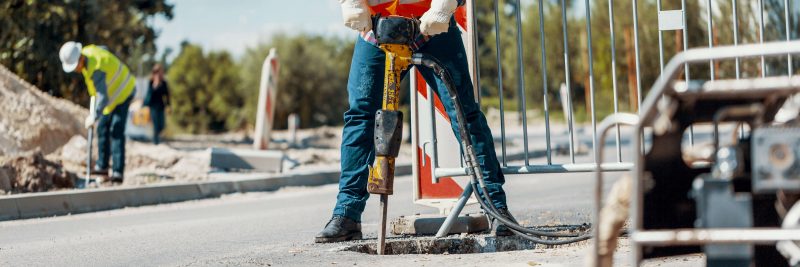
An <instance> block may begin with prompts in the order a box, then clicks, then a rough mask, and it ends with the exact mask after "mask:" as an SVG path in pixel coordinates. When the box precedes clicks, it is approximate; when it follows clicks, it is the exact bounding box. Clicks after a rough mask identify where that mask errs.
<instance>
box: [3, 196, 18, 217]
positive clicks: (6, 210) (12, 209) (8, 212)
mask: <svg viewBox="0 0 800 267" xmlns="http://www.w3.org/2000/svg"><path fill="white" fill-rule="evenodd" d="M16 219H19V208H17V200H16V199H0V221H5V220H16Z"/></svg>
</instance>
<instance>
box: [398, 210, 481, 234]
mask: <svg viewBox="0 0 800 267" xmlns="http://www.w3.org/2000/svg"><path fill="white" fill-rule="evenodd" d="M444 220H445V216H443V215H438V214H423V215H412V216H400V217H398V218H395V219H394V220H392V222H391V226H390V228H391V230H392V233H393V234H395V235H435V234H436V232H437V231H439V227H441V226H442V223H444ZM486 230H489V221H488V220H487V217H486V215H484V214H482V213H480V214H464V215H461V216H459V217H458V219H457V220H456V221H455V222H454V223H453V227H451V228H450V233H449V234H460V233H477V232H483V231H486Z"/></svg>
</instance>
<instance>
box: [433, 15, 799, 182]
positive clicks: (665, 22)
mask: <svg viewBox="0 0 800 267" xmlns="http://www.w3.org/2000/svg"><path fill="white" fill-rule="evenodd" d="M505 2H506V3H508V2H512V3H513V4H515V5H516V6H517V8H515V11H516V13H515V14H514V17H515V19H516V21H515V22H516V23H515V24H514V25H513V26H514V31H515V32H516V42H515V49H516V53H517V55H516V56H517V69H516V70H515V71H516V72H517V75H516V76H517V77H516V78H517V81H516V91H517V92H516V93H517V98H518V102H519V103H518V106H519V116H520V117H521V125H522V152H521V154H522V159H521V160H520V161H522V162H521V164H516V165H515V164H512V163H511V162H510V161H511V160H509V156H508V148H509V141H508V140H509V135H508V130H507V125H506V111H505V106H506V101H505V100H506V99H504V98H505V97H504V95H505V90H506V87H507V86H506V85H505V84H504V80H503V74H504V70H503V64H502V60H503V57H502V51H503V47H502V43H501V42H500V39H501V36H500V33H501V32H503V30H504V29H503V28H502V27H501V23H500V16H501V15H500V12H501V11H500V10H503V9H502V6H501V5H500V1H499V0H494V1H493V9H494V10H493V12H494V25H493V29H492V31H493V34H494V39H495V40H494V45H495V54H496V62H495V63H496V64H497V72H496V73H495V76H496V77H497V81H496V83H497V90H498V92H497V94H498V96H499V109H500V111H499V112H500V134H499V144H500V148H499V150H500V151H499V152H500V153H499V160H500V162H501V165H502V171H503V173H504V174H536V173H569V172H591V171H593V170H594V169H595V168H596V163H597V162H598V159H597V157H596V155H597V153H594V151H593V150H594V149H595V148H596V147H597V143H598V142H600V141H601V140H599V139H598V134H597V110H596V103H595V95H596V92H595V91H596V90H595V88H596V86H597V85H596V84H595V80H596V79H597V77H602V76H610V77H612V79H611V81H612V82H611V87H612V88H611V89H612V93H613V94H614V97H613V103H612V105H613V114H618V113H620V103H619V102H620V101H619V99H620V97H619V92H618V89H619V85H618V80H619V78H618V74H617V71H618V70H619V69H620V68H621V67H620V66H618V64H617V57H618V55H617V47H616V45H615V43H616V41H617V40H616V39H617V36H616V31H615V21H616V20H620V19H629V20H632V24H633V50H634V54H635V56H634V58H635V64H634V66H628V67H633V68H635V71H634V70H627V71H630V72H631V73H635V77H628V79H635V87H636V88H635V94H636V105H635V107H636V110H632V112H634V113H636V112H638V108H639V107H640V106H641V104H642V93H643V92H642V79H643V77H642V69H641V68H642V59H641V58H640V55H641V51H642V50H641V49H642V48H641V47H640V36H639V35H640V34H639V33H640V29H639V26H640V25H639V13H640V12H639V10H638V9H639V7H638V6H639V2H647V3H651V4H652V2H653V1H641V0H631V1H630V3H631V11H632V13H631V14H627V13H626V14H620V13H618V12H615V1H613V0H608V1H607V2H605V1H602V0H584V1H583V8H584V10H582V13H583V14H585V22H586V23H585V26H584V29H585V30H584V32H585V40H586V48H587V51H586V54H587V57H588V62H590V63H591V64H587V66H588V70H587V71H586V73H587V75H586V76H585V77H583V76H582V77H575V76H576V75H575V74H573V73H572V68H571V66H570V65H571V62H572V61H571V59H570V58H571V57H573V56H574V55H570V48H569V47H570V46H571V45H574V44H571V43H570V38H569V37H570V34H571V33H570V32H569V25H568V22H569V21H568V18H569V16H570V14H571V13H575V12H578V13H580V11H578V10H570V9H571V8H572V7H570V5H569V3H566V1H565V0H549V1H548V0H536V1H535V3H536V4H537V5H538V14H536V13H535V12H532V13H533V14H523V13H522V9H523V8H522V2H521V1H520V0H507V1H505ZM655 2H656V3H655V6H656V7H657V8H656V10H652V14H653V15H654V16H657V17H658V25H657V27H658V48H657V49H658V54H659V59H658V60H659V66H660V71H661V72H663V70H664V60H665V58H664V57H665V45H664V35H665V33H667V32H671V31H681V36H682V38H681V39H682V46H683V47H682V49H683V50H686V49H689V48H690V47H689V38H690V36H691V35H690V34H691V33H690V32H689V31H688V30H687V25H688V24H687V16H686V0H681V1H680V3H681V9H678V10H662V8H661V7H662V3H661V0H656V1H655ZM723 2H724V3H726V4H730V6H731V7H732V8H731V14H730V16H731V17H730V19H729V20H730V21H731V23H732V25H731V29H736V30H734V31H733V43H732V45H734V46H738V45H739V44H740V43H741V40H740V36H739V32H740V30H741V29H739V25H740V23H739V20H740V15H739V8H738V7H739V6H740V5H749V6H748V7H749V8H750V9H751V10H752V9H755V10H757V11H753V12H754V13H756V14H758V19H757V22H756V23H757V24H758V29H759V34H758V35H759V36H758V42H759V43H763V42H765V35H764V27H765V22H764V15H765V13H766V12H767V11H766V10H765V8H764V7H765V6H764V4H763V0H758V3H757V7H754V5H755V4H756V3H754V2H753V1H740V0H724V1H723V0H718V1H712V0H706V1H700V2H699V3H698V4H703V5H704V6H705V8H704V9H705V20H706V32H705V35H706V36H705V37H706V38H707V39H708V47H714V46H715V42H714V38H715V30H714V28H713V25H714V18H715V17H714V16H713V15H712V12H715V11H717V10H718V9H719V8H718V6H719V5H720V4H721V3H723ZM555 3H557V4H558V5H559V7H560V11H561V25H560V26H561V29H562V32H561V36H560V39H561V40H559V42H560V43H562V48H563V51H564V53H563V58H562V59H559V60H563V61H564V74H565V75H564V77H548V72H547V71H546V70H547V60H548V58H547V51H546V50H545V49H546V47H547V42H552V39H548V36H546V33H545V22H546V21H545V17H546V16H553V15H555V14H546V13H545V9H544V7H545V6H546V5H551V4H555ZM471 4H472V5H473V6H475V3H474V1H473V2H472V3H471ZM617 4H618V5H619V2H618V1H617ZM595 5H607V9H608V22H609V24H608V25H607V26H605V27H607V28H606V29H608V32H609V35H608V41H609V42H610V44H611V45H610V51H609V52H610V54H611V66H610V68H609V69H608V71H607V72H603V73H600V72H596V71H595V69H594V64H593V62H594V53H595V49H594V46H593V44H594V43H595V42H597V40H594V39H593V36H592V28H593V26H592V19H591V17H592V14H593V12H592V7H594V6H595ZM651 6H652V5H651ZM701 7H702V6H701ZM790 7H791V6H790V4H789V0H784V6H783V12H782V13H783V15H784V17H789V16H791V12H790ZM476 9H477V8H472V9H471V12H472V20H473V21H470V23H471V26H472V27H476V26H478V27H479V25H476V22H475V21H474V20H475V19H476V14H477V13H476V12H477V11H476ZM774 11H775V10H771V12H773V13H774V14H777V13H775V12H774ZM643 12H646V13H648V14H649V12H651V11H648V10H643ZM698 12H700V10H698ZM773 13H770V14H773ZM617 15H618V16H621V17H615V16H617ZM629 15H632V16H630V17H629ZM523 16H538V20H539V29H538V35H539V41H540V44H539V46H540V49H539V50H540V51H524V50H523V29H522V18H523ZM597 27H598V26H597V25H595V26H594V28H597ZM784 28H785V33H784V34H785V36H784V37H785V40H786V41H789V40H791V25H790V20H789V19H785V25H784ZM473 29H474V28H473ZM471 34H472V36H470V39H471V40H472V41H473V42H474V41H476V40H478V39H479V36H478V34H479V31H478V30H473V31H471ZM676 36H677V35H676ZM550 37H553V36H550ZM769 41H776V40H769ZM478 46H480V44H478V45H476V46H474V47H472V51H471V52H472V55H471V56H472V57H474V58H475V60H474V62H475V64H473V66H472V72H473V75H472V79H473V84H476V85H478V86H476V87H475V88H476V98H477V97H479V96H480V95H481V88H482V86H480V85H482V82H483V81H482V80H481V73H480V69H481V68H480V61H479V60H478V58H479V57H478V56H477V55H476V54H477V53H478V51H479V49H478ZM526 52H528V53H530V52H538V53H540V54H541V61H540V62H524V61H523V58H524V57H523V54H524V53H526ZM648 60H650V59H648ZM532 63H535V64H541V69H542V70H545V71H542V72H541V75H542V77H541V78H542V82H543V83H542V85H528V84H526V82H525V68H526V65H527V64H532ZM787 64H788V68H787V69H788V73H789V74H791V73H793V72H794V68H793V58H792V56H791V55H788V56H787ZM740 65H741V60H740V58H738V57H737V58H735V78H736V79H739V78H740V77H741V74H742V70H741V66H740ZM716 67H717V66H716V64H715V61H713V60H710V61H709V69H710V71H709V76H708V77H702V79H708V80H715V79H717V78H718V77H719V76H720V74H719V72H718V71H717V70H716ZM690 74H691V73H690V67H689V66H688V64H685V66H684V73H683V75H684V79H685V80H692V79H693V77H692V76H691V75H690ZM767 74H768V70H767V63H766V62H765V59H764V57H761V63H760V75H761V76H762V77H764V76H767ZM781 74H785V73H773V74H772V75H781ZM556 78H558V79H561V80H562V84H563V86H564V87H565V88H566V90H565V91H566V94H565V97H564V98H566V99H562V105H564V106H565V113H566V114H565V117H566V118H565V122H566V126H567V130H566V131H567V135H568V139H567V142H568V147H567V149H568V152H569V160H568V161H567V162H560V163H556V162H554V160H553V157H554V148H553V138H552V136H553V135H554V132H553V129H552V128H551V120H552V118H551V107H550V106H549V101H548V98H549V96H548V90H547V89H546V88H547V87H548V79H556ZM694 79H695V80H696V79H697V78H694ZM578 80H586V81H588V82H587V84H588V86H587V87H588V88H586V89H587V90H589V99H586V101H588V102H589V103H588V109H589V113H590V120H591V149H592V151H591V152H588V153H587V154H589V153H591V154H590V155H593V157H592V160H591V161H589V162H577V161H576V149H578V147H579V146H578V142H579V140H578V141H576V130H575V128H576V121H575V118H574V113H575V111H574V107H573V106H574V103H573V99H574V97H573V93H574V92H573V91H574V90H573V88H572V85H573V83H572V82H570V81H578ZM487 82H488V81H487ZM538 86H541V87H540V88H537V89H541V91H542V92H543V95H542V98H543V106H542V109H541V111H542V113H543V115H544V128H545V134H544V140H541V142H544V144H545V145H544V147H545V148H544V153H543V155H542V153H533V152H532V151H531V148H530V144H531V143H532V140H530V136H529V125H528V118H527V111H529V109H528V104H527V103H528V100H527V99H526V97H525V96H526V94H525V92H526V91H527V90H529V89H531V88H532V87H538ZM477 101H479V100H477ZM430 114H431V116H433V114H434V111H433V107H431V113H430ZM431 126H432V127H433V128H435V127H436V125H435V124H432V125H431ZM535 127H541V125H535ZM434 131H436V130H435V129H434ZM687 137H688V141H689V143H691V144H694V131H693V129H692V128H690V130H689V135H688V136H687ZM625 138H627V139H628V140H630V136H626V137H625ZM622 139H623V133H622V132H621V131H620V129H619V127H616V131H615V134H614V144H615V150H616V158H617V160H616V161H615V162H609V163H604V166H605V165H607V166H605V167H604V168H603V169H604V170H605V171H626V170H630V168H631V167H632V164H631V163H630V162H623V155H622V144H623V141H622ZM537 141H539V140H537ZM423 142H425V145H426V146H427V145H428V144H436V143H437V140H436V137H435V135H434V137H433V138H432V140H423ZM433 150H434V151H433V153H432V156H431V160H432V163H433V171H432V172H433V175H432V176H433V177H432V178H433V179H434V183H436V182H437V180H438V178H441V177H452V176H464V175H466V174H467V172H466V169H465V168H464V167H463V164H462V166H460V167H457V168H453V167H449V168H447V167H439V164H438V161H439V160H438V153H436V147H435V145H434V146H433ZM535 156H543V157H545V158H546V163H544V164H532V163H531V159H532V158H534V157H535Z"/></svg>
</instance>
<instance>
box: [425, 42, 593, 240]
mask: <svg viewBox="0 0 800 267" xmlns="http://www.w3.org/2000/svg"><path fill="white" fill-rule="evenodd" d="M411 63H412V64H414V65H417V66H422V67H427V68H430V69H431V70H433V72H434V74H436V76H438V77H439V78H440V79H441V80H442V83H444V85H445V87H446V89H447V92H448V93H449V94H450V99H451V100H452V101H453V103H454V106H455V111H456V121H457V123H458V128H459V136H460V137H461V146H462V149H463V150H464V153H465V155H464V157H465V159H464V160H465V161H466V163H467V166H468V167H469V169H468V172H469V174H470V176H471V178H472V182H471V183H470V184H471V186H472V187H473V191H474V194H475V197H476V198H477V200H478V203H479V204H480V205H481V208H483V210H484V211H486V213H487V214H488V215H489V216H491V217H492V218H495V219H497V220H498V221H500V222H501V223H503V224H504V225H506V226H507V227H508V228H510V229H511V230H512V232H514V233H515V234H517V235H519V236H521V237H523V238H525V239H528V240H530V241H533V242H535V243H540V244H545V245H561V244H568V243H573V242H578V241H582V240H587V239H589V238H591V234H584V235H581V236H578V235H577V234H568V233H554V232H548V231H538V230H533V229H529V228H525V227H523V226H521V225H519V224H517V223H515V222H514V221H511V220H510V219H508V218H505V217H504V216H502V215H501V214H500V212H499V211H498V210H497V208H495V207H494V205H493V204H491V203H492V200H491V197H489V194H488V190H487V189H486V184H485V183H484V181H483V177H482V176H483V172H482V171H481V169H480V165H479V164H478V160H477V156H476V155H475V151H474V149H473V147H472V140H471V139H470V136H469V134H468V129H467V125H466V118H465V115H464V111H463V107H462V106H461V102H460V100H459V99H458V93H457V92H456V89H455V88H456V87H455V85H454V83H453V79H452V77H451V76H450V73H449V72H447V70H446V69H445V68H443V67H442V65H441V63H439V61H438V60H437V59H435V58H433V57H430V56H428V55H426V54H422V53H415V54H414V55H412V57H411ZM478 184H480V186H478ZM479 189H480V190H479ZM481 193H482V194H481ZM481 195H483V196H481ZM484 197H485V198H486V200H484V199H483V198H484ZM485 201H486V202H488V203H489V204H487V203H486V202H485ZM529 235H536V236H547V237H572V238H570V239H564V240H545V239H540V238H536V237H532V236H529Z"/></svg>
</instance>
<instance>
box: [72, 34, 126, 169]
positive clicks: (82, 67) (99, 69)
mask: <svg viewBox="0 0 800 267" xmlns="http://www.w3.org/2000/svg"><path fill="white" fill-rule="evenodd" d="M59 58H60V59H61V63H62V67H63V68H64V71H65V72H68V73H69V72H79V73H81V74H83V77H84V79H85V81H86V89H87V90H88V91H89V95H90V96H91V100H90V101H91V103H90V105H89V106H90V107H94V110H89V116H87V117H86V121H85V123H84V125H85V126H86V128H87V129H89V130H91V129H92V128H94V126H95V125H96V126H97V127H96V128H97V143H98V146H97V147H98V155H97V163H96V164H95V166H94V172H95V173H97V174H104V175H108V168H109V158H113V163H114V165H113V168H112V174H111V176H110V178H111V181H112V182H120V183H121V182H122V180H123V172H124V171H125V123H126V122H127V118H128V106H129V105H130V103H131V99H132V98H133V92H134V88H135V77H134V76H133V75H132V74H131V73H130V70H129V69H128V67H127V66H125V64H123V63H122V61H120V60H119V59H118V58H117V57H116V56H114V55H113V54H111V52H108V51H107V50H105V49H103V48H100V47H98V46H96V45H87V46H86V47H82V46H81V44H80V43H78V42H72V41H70V42H66V43H64V45H62V46H61V50H60V51H59ZM109 152H110V153H109Z"/></svg>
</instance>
